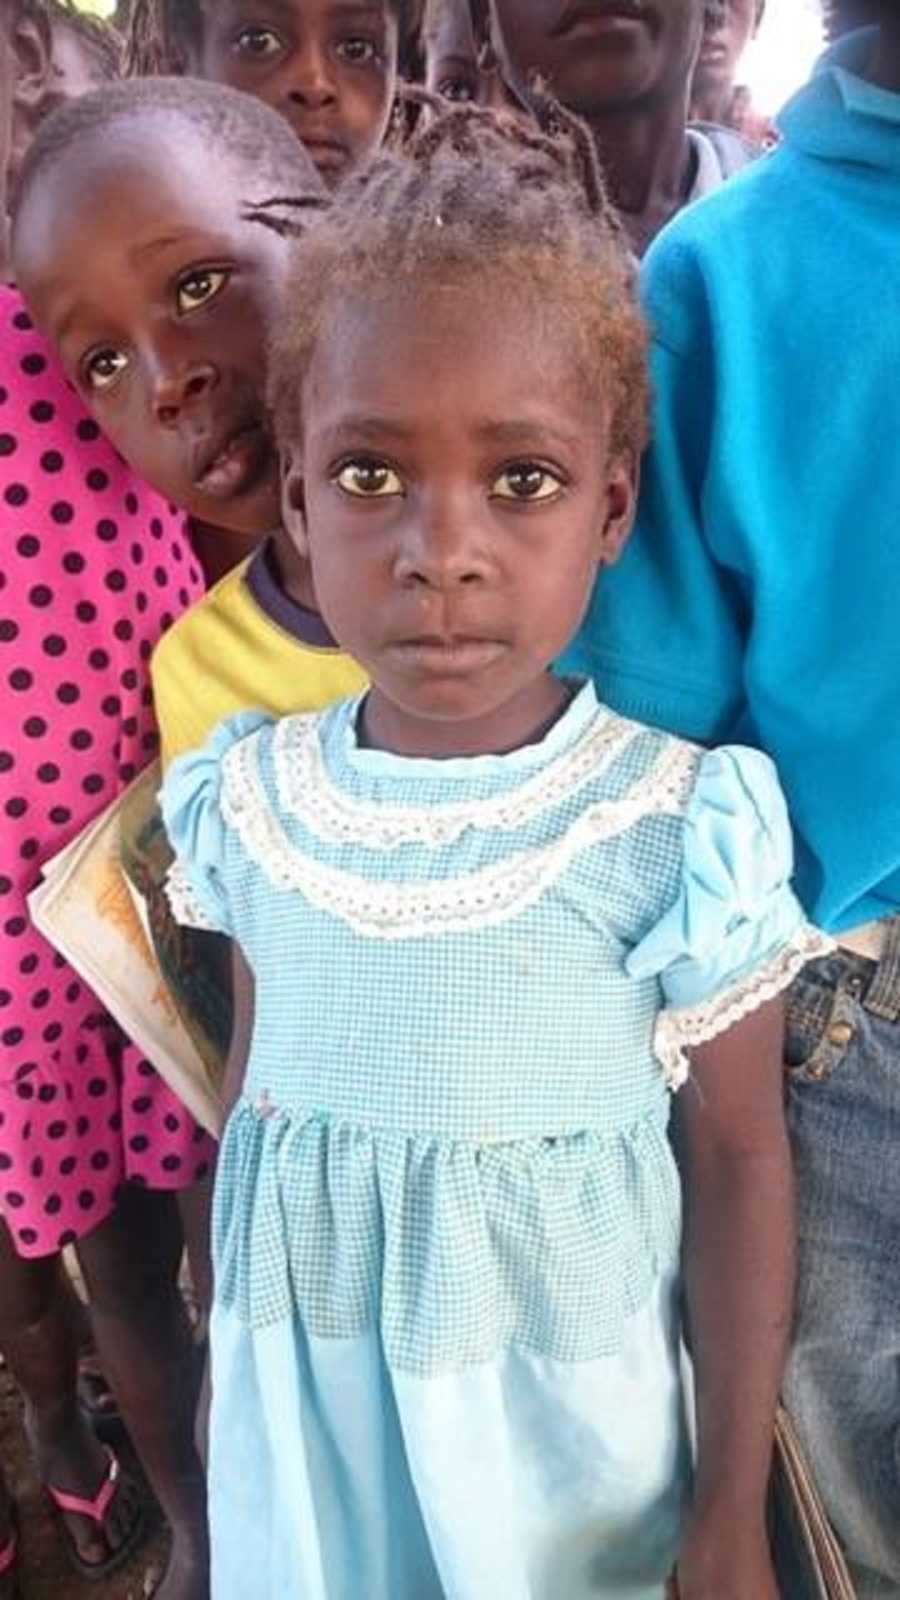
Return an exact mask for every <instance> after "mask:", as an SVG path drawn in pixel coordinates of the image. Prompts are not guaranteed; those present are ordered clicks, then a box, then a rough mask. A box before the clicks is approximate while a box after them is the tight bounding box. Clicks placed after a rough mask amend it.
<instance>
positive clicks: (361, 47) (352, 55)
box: [335, 39, 379, 67]
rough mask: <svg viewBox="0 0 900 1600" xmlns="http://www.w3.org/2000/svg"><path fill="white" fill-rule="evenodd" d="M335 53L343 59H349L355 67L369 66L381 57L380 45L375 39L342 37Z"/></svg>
mask: <svg viewBox="0 0 900 1600" xmlns="http://www.w3.org/2000/svg"><path fill="white" fill-rule="evenodd" d="M335 53H336V54H337V55H338V56H339V57H340V59H341V61H349V62H350V64H351V65H352V66H354V67H367V66H368V65H369V64H370V62H372V61H377V60H378V57H379V50H378V46H377V44H376V43H375V41H374V39H341V41H340V43H339V44H338V45H337V46H336V49H335Z"/></svg>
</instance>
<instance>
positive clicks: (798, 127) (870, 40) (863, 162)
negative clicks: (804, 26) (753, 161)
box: [778, 28, 900, 178]
mask: <svg viewBox="0 0 900 1600" xmlns="http://www.w3.org/2000/svg"><path fill="white" fill-rule="evenodd" d="M874 40H875V30H874V29H872V28H866V29H862V30H861V31H860V32H858V33H852V34H849V35H848V36H847V37H846V38H844V39H840V40H838V42H837V44H835V45H834V46H832V48H831V49H830V50H828V51H826V53H825V55H824V56H823V57H822V58H821V60H820V62H819V64H818V66H817V68H816V71H815V73H814V75H813V77H812V79H811V80H810V82H809V83H808V84H806V86H805V87H804V88H803V89H801V90H800V91H799V93H798V94H796V95H794V97H793V99H791V100H789V101H788V103H787V105H786V106H785V108H784V110H783V111H782V113H781V115H780V117H779V118H778V126H779V128H780V130H781V133H782V135H783V137H784V140H785V143H786V144H788V145H789V146H792V147H793V148H794V149H796V150H799V151H801V152H802V153H803V154H805V155H808V156H813V157H816V158H817V159H819V160H822V161H833V162H843V163H847V164H849V165H852V166H855V167H864V168H865V167H868V168H870V169H872V170H874V171H878V172H880V173H882V174H885V173H891V174H893V175H894V176H895V177H897V178H900V94H893V93H891V91H890V90H888V89H882V88H880V87H879V86H878V85H877V84H874V83H870V82H869V81H868V80H867V79H866V78H865V76H864V73H865V69H866V64H867V62H868V60H869V59H870V56H871V53H872V47H873V44H874Z"/></svg>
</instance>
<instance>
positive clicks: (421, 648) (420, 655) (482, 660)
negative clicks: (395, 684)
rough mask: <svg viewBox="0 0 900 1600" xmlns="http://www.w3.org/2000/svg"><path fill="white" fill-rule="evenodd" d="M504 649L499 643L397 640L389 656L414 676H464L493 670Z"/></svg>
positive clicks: (435, 639) (491, 641)
mask: <svg viewBox="0 0 900 1600" xmlns="http://www.w3.org/2000/svg"><path fill="white" fill-rule="evenodd" d="M505 650H506V646H505V645H504V644H503V643H502V641H500V640H499V639H477V638H475V639H471V638H447V639H441V638H434V637H425V638H422V639H403V640H398V642H397V643H396V644H394V645H393V646H392V654H393V655H394V656H395V657H396V658H397V659H398V660H400V661H401V662H402V663H403V664H404V665H405V666H407V667H412V668H413V669H414V670H415V671H417V672H424V673H427V674H438V675H443V676H450V677H456V676H465V675H466V674H468V673H470V672H479V671H482V670H484V668H486V667H490V666H493V665H494V663H495V662H496V661H498V660H499V659H500V657H501V656H502V655H503V654H504V652H505Z"/></svg>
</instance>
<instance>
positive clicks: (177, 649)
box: [151, 544, 367, 768]
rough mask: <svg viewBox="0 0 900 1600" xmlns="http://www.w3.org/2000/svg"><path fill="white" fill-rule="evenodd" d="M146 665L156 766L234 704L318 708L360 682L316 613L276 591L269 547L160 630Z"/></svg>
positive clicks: (361, 676) (282, 709)
mask: <svg viewBox="0 0 900 1600" xmlns="http://www.w3.org/2000/svg"><path fill="white" fill-rule="evenodd" d="M151 672H152V676H153V692H154V697H155V700H156V715H157V720H158V722H159V730H160V736H161V739H162V762H163V767H164V768H165V767H167V766H168V764H169V763H170V762H171V761H174V759H175V757H176V756H180V755H182V754H183V753H184V752H185V751H186V750H195V749H197V747H198V746H199V745H201V744H203V743H204V742H205V740H206V738H207V736H208V735H209V734H210V733H211V732H212V729H213V728H214V727H215V726H216V724H217V723H218V722H221V720H222V718H223V717H228V716H231V715H232V713H233V712H235V711H250V710H254V709H257V708H258V709H259V710H261V711H271V712H273V713H274V714H275V715H276V716H284V715H285V714H286V713H287V712H291V711H319V710H321V709H322V708H323V707H324V706H327V705H330V703H331V702H332V701H333V700H339V699H342V698H343V697H345V696H346V695H353V694H358V693H359V691H360V690H361V689H364V688H365V686H366V682H367V679H366V675H365V673H364V672H363V670H362V668H361V667H359V666H357V664H356V662H355V661H354V660H353V659H352V657H350V656H348V655H345V654H344V652H343V651H342V650H339V649H338V648H337V646H336V645H335V643H334V641H333V640H332V639H331V637H330V635H329V633H328V630H327V628H326V626H325V624H324V622H323V621H322V618H321V617H319V616H317V615H316V613H315V612H313V611H309V610H307V608H306V607H305V606H301V605H298V604H297V603H296V601H293V600H291V599H289V598H288V596H287V595H286V594H285V593H284V591H283V589H282V588H281V586H280V584H279V582H278V577H277V574H276V571H275V568H274V564H273V561H272V554H271V549H270V546H269V545H268V544H265V545H262V546H261V547H260V549H259V550H257V551H256V553H255V554H254V555H252V556H251V557H250V558H249V560H247V561H244V562H242V563H241V565H240V566H239V567H236V568H235V569H234V571H233V572H229V573H228V574H227V575H226V576H225V577H224V578H222V579H221V580H220V581H219V582H218V583H217V584H216V585H215V587H214V588H213V589H211V590H210V592H209V594H208V595H206V597H205V598H204V599H203V600H200V601H199V602H198V603H197V605H195V606H192V608H191V610H190V611H188V612H186V613H185V615H184V616H183V617H181V618H180V619H179V621H178V622H176V623H175V625H174V627H172V628H170V629H169V632H168V633H167V634H166V635H165V637H164V638H163V639H162V641H161V643H160V644H159V645H158V646H157V649H156V652H155V654H154V656H153V660H152V663H151Z"/></svg>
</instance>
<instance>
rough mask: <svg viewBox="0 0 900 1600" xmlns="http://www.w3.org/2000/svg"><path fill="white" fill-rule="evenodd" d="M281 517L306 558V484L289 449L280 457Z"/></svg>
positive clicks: (297, 462)
mask: <svg viewBox="0 0 900 1600" xmlns="http://www.w3.org/2000/svg"><path fill="white" fill-rule="evenodd" d="M281 518H282V521H283V523H284V526H285V531H286V532H287V534H288V535H289V537H290V539H291V542H292V544H293V545H294V547H295V549H297V550H299V552H300V554H301V555H302V556H306V557H307V558H308V557H309V538H308V536H307V528H306V484H305V482H304V478H303V468H302V465H301V463H300V462H299V460H298V459H297V458H296V457H295V456H294V454H293V452H292V451H290V450H286V451H284V452H283V454H282V458H281Z"/></svg>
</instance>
